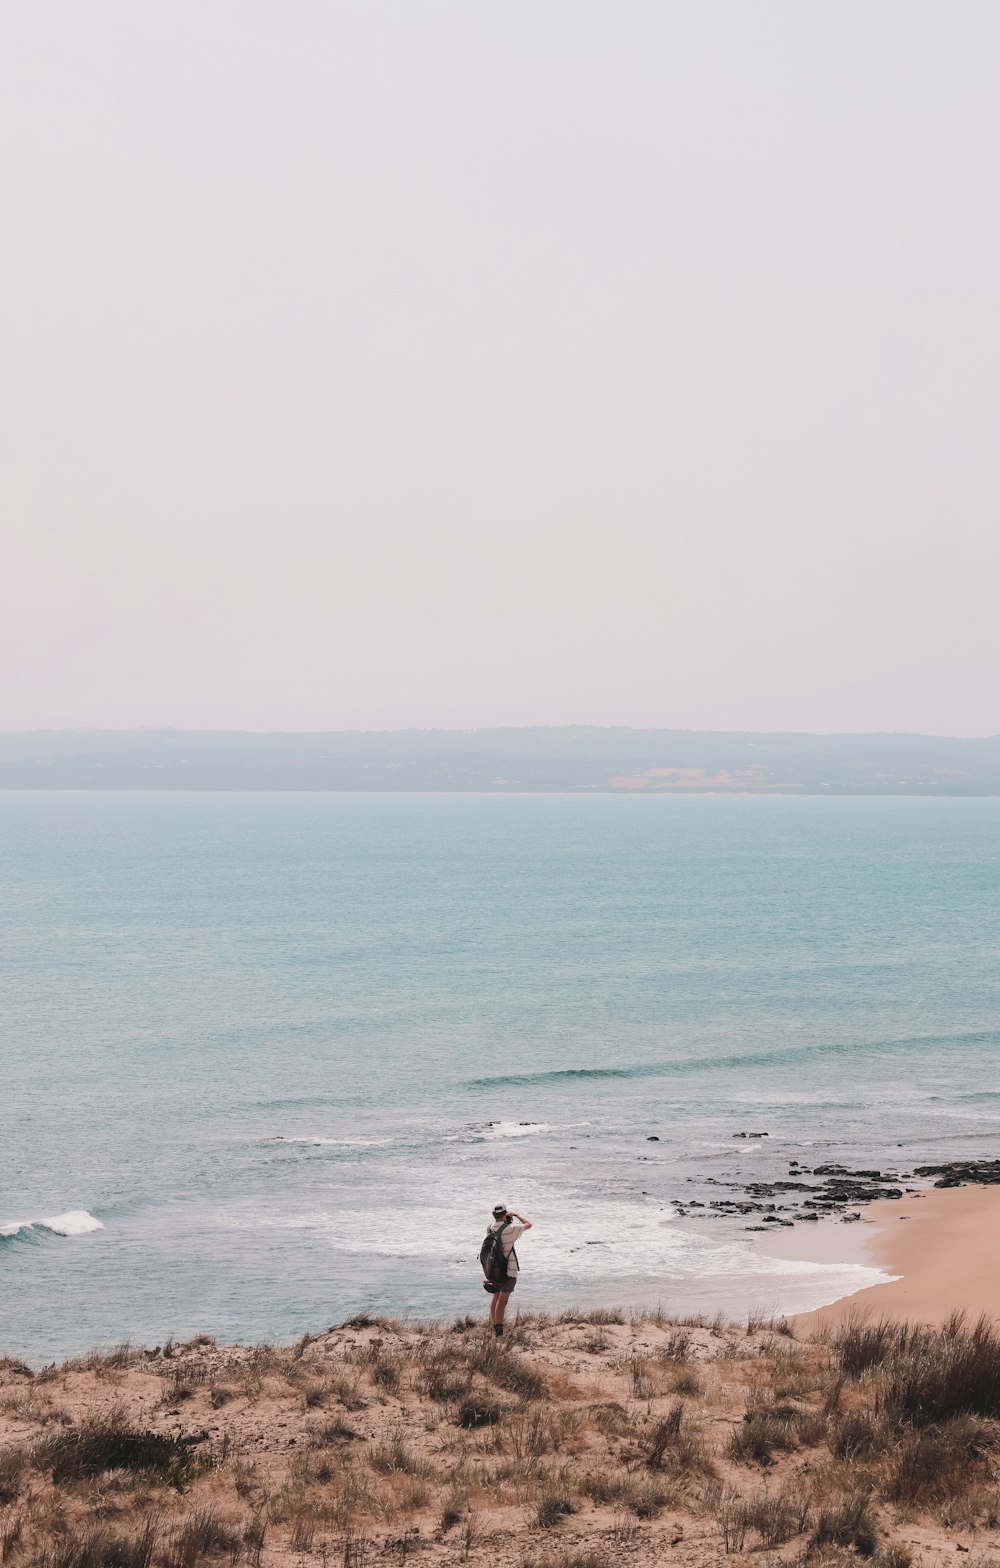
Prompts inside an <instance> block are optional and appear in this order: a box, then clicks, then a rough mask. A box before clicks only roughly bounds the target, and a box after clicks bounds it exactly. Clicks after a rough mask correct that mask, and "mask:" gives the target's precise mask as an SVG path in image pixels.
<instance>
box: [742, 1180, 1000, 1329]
mask: <svg viewBox="0 0 1000 1568" xmlns="http://www.w3.org/2000/svg"><path fill="white" fill-rule="evenodd" d="M862 1226H863V1227H864V1228H863V1229H862ZM760 1251H761V1252H762V1253H763V1254H764V1255H766V1256H769V1257H777V1258H800V1259H807V1260H808V1261H810V1262H819V1263H844V1262H851V1263H859V1262H863V1263H866V1264H867V1265H868V1266H869V1267H875V1268H880V1269H882V1270H884V1271H885V1272H886V1274H888V1275H889V1276H890V1278H888V1279H887V1280H886V1281H884V1282H883V1283H880V1284H877V1285H870V1286H867V1287H866V1288H864V1289H862V1290H859V1291H855V1292H854V1293H853V1294H851V1295H846V1296H841V1297H840V1298H839V1299H838V1300H836V1301H834V1302H831V1303H830V1304H829V1305H828V1306H825V1307H819V1308H817V1309H815V1310H814V1311H811V1312H802V1313H798V1314H796V1315H795V1316H794V1317H792V1318H791V1322H792V1323H793V1324H794V1326H795V1329H796V1332H797V1333H799V1334H800V1335H809V1334H814V1333H819V1332H822V1331H823V1330H825V1329H828V1328H832V1327H836V1326H837V1325H839V1324H841V1323H843V1322H844V1321H845V1320H846V1319H847V1318H849V1317H856V1316H859V1315H862V1316H866V1317H873V1318H882V1317H884V1318H890V1319H893V1320H895V1321H900V1320H902V1319H910V1320H912V1321H914V1322H925V1323H935V1324H940V1323H943V1322H944V1321H945V1320H946V1319H947V1318H948V1317H949V1316H950V1315H951V1314H952V1313H953V1312H955V1311H956V1310H961V1311H965V1312H966V1313H968V1315H969V1316H970V1317H971V1318H977V1317H979V1316H980V1315H981V1314H983V1313H985V1314H986V1315H987V1316H990V1317H1000V1190H998V1189H997V1188H995V1187H991V1186H982V1187H976V1186H969V1187H954V1188H940V1189H939V1188H928V1189H925V1190H924V1191H923V1192H916V1193H909V1194H907V1196H906V1197H905V1198H903V1199H899V1200H888V1201H882V1202H876V1203H873V1204H872V1205H871V1206H870V1208H869V1209H868V1210H867V1212H866V1214H865V1218H864V1220H863V1221H861V1222H860V1223H855V1224H852V1225H850V1226H849V1227H844V1226H842V1225H841V1224H840V1223H839V1222H834V1221H829V1222H821V1224H820V1226H817V1227H813V1228H812V1229H811V1233H804V1228H800V1227H798V1226H796V1228H795V1231H794V1232H786V1233H785V1234H783V1235H781V1236H774V1237H771V1236H769V1237H768V1238H767V1245H766V1246H765V1245H763V1244H761V1245H760Z"/></svg>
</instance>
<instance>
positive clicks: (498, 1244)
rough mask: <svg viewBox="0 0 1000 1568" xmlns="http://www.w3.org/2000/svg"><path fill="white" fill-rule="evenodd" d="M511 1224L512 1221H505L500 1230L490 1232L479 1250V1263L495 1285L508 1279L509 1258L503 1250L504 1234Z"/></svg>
mask: <svg viewBox="0 0 1000 1568" xmlns="http://www.w3.org/2000/svg"><path fill="white" fill-rule="evenodd" d="M509 1224H510V1220H505V1221H504V1223H503V1224H502V1225H501V1227H500V1229H499V1230H488V1231H487V1232H486V1240H485V1241H484V1242H483V1244H482V1246H481V1247H480V1249H479V1261H480V1263H481V1264H482V1268H483V1273H484V1274H485V1275H486V1278H487V1279H488V1280H489V1281H490V1283H491V1284H493V1285H500V1284H502V1283H503V1281H504V1280H505V1279H506V1278H507V1256H506V1254H505V1252H504V1250H503V1233H504V1231H505V1230H506V1229H507V1226H508V1225H509ZM511 1251H513V1248H512V1249H511Z"/></svg>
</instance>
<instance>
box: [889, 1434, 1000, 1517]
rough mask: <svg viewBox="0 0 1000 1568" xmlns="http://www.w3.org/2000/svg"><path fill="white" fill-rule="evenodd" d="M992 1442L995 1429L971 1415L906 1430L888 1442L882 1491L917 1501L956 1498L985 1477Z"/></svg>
mask: <svg viewBox="0 0 1000 1568" xmlns="http://www.w3.org/2000/svg"><path fill="white" fill-rule="evenodd" d="M996 1443H997V1434H996V1431H995V1429H994V1428H993V1427H991V1426H987V1425H986V1424H985V1423H984V1422H983V1421H980V1420H978V1419H977V1418H976V1417H975V1416H957V1417H956V1418H955V1419H954V1420H953V1421H946V1422H944V1423H943V1424H942V1425H941V1426H934V1427H927V1428H925V1429H924V1430H923V1431H916V1432H912V1431H911V1432H907V1433H905V1434H904V1435H903V1436H902V1437H901V1438H899V1439H897V1440H896V1441H894V1442H893V1443H892V1444H891V1447H890V1450H889V1454H888V1456H887V1473H886V1475H885V1478H884V1480H883V1484H882V1488H881V1490H882V1493H883V1495H884V1496H885V1497H886V1498H887V1499H888V1500H889V1501H891V1502H896V1503H919V1504H921V1505H933V1504H936V1503H941V1502H944V1501H945V1500H947V1499H949V1498H954V1497H958V1496H959V1495H961V1494H962V1493H964V1492H966V1491H967V1490H969V1488H970V1487H972V1486H973V1485H974V1484H975V1483H976V1482H977V1481H978V1480H980V1479H982V1478H983V1477H984V1476H985V1474H986V1473H987V1471H988V1468H989V1462H990V1458H991V1455H992V1452H993V1450H994V1449H995V1447H996Z"/></svg>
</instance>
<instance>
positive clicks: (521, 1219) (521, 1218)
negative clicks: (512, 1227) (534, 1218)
mask: <svg viewBox="0 0 1000 1568" xmlns="http://www.w3.org/2000/svg"><path fill="white" fill-rule="evenodd" d="M510 1212H511V1214H512V1215H513V1217H514V1219H516V1220H517V1221H518V1222H519V1223H520V1224H521V1225H523V1226H524V1228H525V1230H530V1229H531V1221H530V1220H526V1219H525V1217H524V1215H523V1214H518V1212H517V1210H516V1209H511V1211H510Z"/></svg>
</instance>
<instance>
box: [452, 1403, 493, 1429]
mask: <svg viewBox="0 0 1000 1568" xmlns="http://www.w3.org/2000/svg"><path fill="white" fill-rule="evenodd" d="M502 1415H503V1411H502V1410H501V1408H500V1406H499V1405H494V1404H491V1402H490V1401H489V1400H488V1399H463V1401H462V1403H461V1404H460V1405H459V1407H458V1416H457V1421H458V1425H459V1426H461V1427H464V1428H465V1429H466V1431H468V1432H471V1431H475V1429H476V1428H477V1427H481V1426H496V1424H497V1422H498V1421H499V1420H500V1418H501V1416H502Z"/></svg>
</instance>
